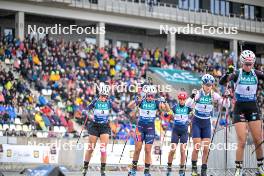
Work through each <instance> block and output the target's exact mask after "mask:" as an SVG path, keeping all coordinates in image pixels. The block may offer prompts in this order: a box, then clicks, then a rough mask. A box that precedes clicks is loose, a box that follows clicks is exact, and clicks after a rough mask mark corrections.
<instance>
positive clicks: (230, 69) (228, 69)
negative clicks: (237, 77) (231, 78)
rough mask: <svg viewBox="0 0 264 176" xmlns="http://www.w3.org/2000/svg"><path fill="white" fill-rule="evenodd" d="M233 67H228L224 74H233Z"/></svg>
mask: <svg viewBox="0 0 264 176" xmlns="http://www.w3.org/2000/svg"><path fill="white" fill-rule="evenodd" d="M234 69H235V68H234V66H233V65H229V67H228V68H227V71H226V74H227V75H230V74H232V73H233V72H234Z"/></svg>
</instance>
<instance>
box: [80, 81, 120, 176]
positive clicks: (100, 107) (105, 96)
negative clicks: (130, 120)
mask: <svg viewBox="0 0 264 176" xmlns="http://www.w3.org/2000/svg"><path fill="white" fill-rule="evenodd" d="M109 94H110V89H109V87H107V86H106V85H104V86H102V87H101V89H100V90H99V98H98V99H94V100H93V101H92V103H91V104H90V105H89V106H88V108H87V110H93V116H94V118H93V119H92V121H91V122H90V124H89V125H88V133H89V139H88V150H87V151H86V154H85V160H84V166H83V172H82V173H83V175H84V176H85V175H86V173H87V170H88V165H89V162H90V160H91V157H92V153H93V151H94V149H95V145H96V142H97V139H98V138H100V150H101V176H105V175H106V174H105V167H106V158H107V153H106V147H107V144H108V142H109V136H110V135H111V129H110V126H109V115H110V110H111V109H113V108H114V107H116V104H115V103H114V102H112V101H111V100H110V99H109ZM117 111H118V110H117ZM121 113H122V112H121V111H119V114H121Z"/></svg>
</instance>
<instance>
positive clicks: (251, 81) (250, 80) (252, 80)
mask: <svg viewBox="0 0 264 176" xmlns="http://www.w3.org/2000/svg"><path fill="white" fill-rule="evenodd" d="M241 81H243V82H248V83H255V81H256V80H255V77H251V76H250V77H248V76H247V77H241Z"/></svg>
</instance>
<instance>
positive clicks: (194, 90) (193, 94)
mask: <svg viewBox="0 0 264 176" xmlns="http://www.w3.org/2000/svg"><path fill="white" fill-rule="evenodd" d="M197 92H198V91H197V89H193V90H192V95H191V96H190V97H191V99H194V97H195V95H196V94H197Z"/></svg>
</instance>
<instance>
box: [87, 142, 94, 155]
mask: <svg viewBox="0 0 264 176" xmlns="http://www.w3.org/2000/svg"><path fill="white" fill-rule="evenodd" d="M94 148H95V144H93V143H88V148H87V152H88V153H92V152H93V151H94Z"/></svg>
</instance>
